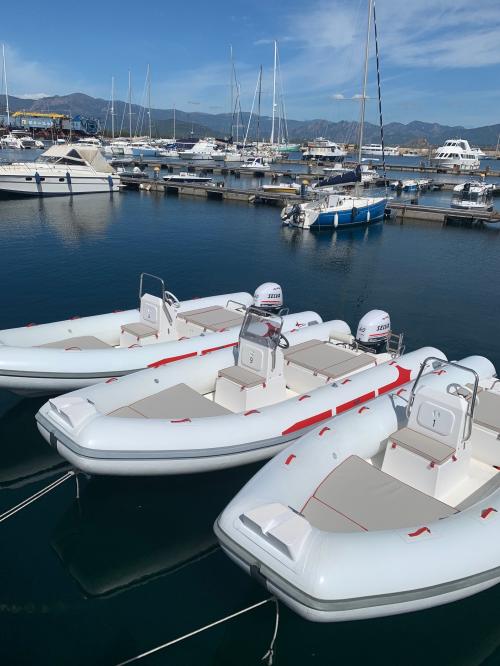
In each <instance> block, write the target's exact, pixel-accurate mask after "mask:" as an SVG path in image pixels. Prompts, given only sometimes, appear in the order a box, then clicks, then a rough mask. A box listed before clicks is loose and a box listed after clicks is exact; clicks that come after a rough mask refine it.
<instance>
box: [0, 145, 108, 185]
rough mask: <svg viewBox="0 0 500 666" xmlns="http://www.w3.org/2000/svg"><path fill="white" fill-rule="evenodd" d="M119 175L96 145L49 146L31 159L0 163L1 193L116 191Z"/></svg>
mask: <svg viewBox="0 0 500 666" xmlns="http://www.w3.org/2000/svg"><path fill="white" fill-rule="evenodd" d="M119 184H120V178H119V176H118V175H117V174H116V173H115V171H113V169H112V168H111V166H110V165H109V164H108V162H107V161H106V160H105V159H104V157H103V156H102V155H101V152H100V150H99V149H98V148H90V147H87V146H80V145H79V144H64V145H56V146H52V147H51V148H49V149H48V150H46V151H45V152H44V153H42V155H40V157H38V158H37V159H36V160H35V161H34V162H14V163H12V164H6V165H1V166H0V193H2V194H7V195H23V196H52V195H73V194H91V193H98V192H117V191H118V188H119Z"/></svg>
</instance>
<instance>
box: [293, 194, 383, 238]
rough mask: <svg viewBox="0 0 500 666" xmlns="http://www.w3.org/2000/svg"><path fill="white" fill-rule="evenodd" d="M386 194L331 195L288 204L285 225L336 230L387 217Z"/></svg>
mask: <svg viewBox="0 0 500 666" xmlns="http://www.w3.org/2000/svg"><path fill="white" fill-rule="evenodd" d="M386 205H387V198H386V197H360V196H356V195H350V194H329V195H328V196H327V197H325V198H324V199H321V200H319V201H308V202H306V203H300V204H295V205H294V206H287V207H286V208H284V209H283V211H282V213H281V218H282V220H283V222H284V223H285V224H288V225H290V226H293V227H300V228H301V229H312V230H318V231H319V230H321V229H337V228H342V229H343V228H346V227H353V226H355V225H359V224H369V223H371V222H378V221H380V220H383V219H384V215H385V208H386Z"/></svg>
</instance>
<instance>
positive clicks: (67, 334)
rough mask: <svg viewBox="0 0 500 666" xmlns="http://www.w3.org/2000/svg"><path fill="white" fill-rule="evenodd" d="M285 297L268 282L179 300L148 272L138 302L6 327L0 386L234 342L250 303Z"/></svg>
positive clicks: (76, 380) (37, 391)
mask: <svg viewBox="0 0 500 666" xmlns="http://www.w3.org/2000/svg"><path fill="white" fill-rule="evenodd" d="M146 286H148V287H150V290H148V291H146ZM151 287H152V289H151ZM277 297H278V298H277ZM280 299H282V292H281V287H280V286H279V285H276V284H275V283H264V284H263V285H260V287H258V288H257V289H256V291H255V293H254V295H253V296H252V295H250V294H249V293H246V292H237V293H230V294H220V295H218V296H207V297H204V298H198V299H192V300H187V301H179V300H178V299H177V298H176V297H175V296H174V294H172V292H170V291H168V290H167V289H165V284H164V282H163V280H162V279H161V278H159V277H156V276H154V275H150V274H148V273H142V274H141V277H140V285H139V308H138V309H132V310H125V311H122V310H117V311H113V312H110V313H108V314H101V315H95V316H91V317H81V318H80V317H72V318H71V319H67V320H63V321H56V322H51V323H48V324H40V325H36V324H29V325H27V326H24V327H21V328H11V329H4V330H1V331H0V388H5V389H8V390H10V391H12V392H14V393H19V394H21V395H43V394H47V393H49V394H50V393H53V394H57V393H62V392H64V391H70V390H73V389H75V388H80V387H82V386H88V385H89V384H95V383H96V382H100V381H102V382H106V381H107V382H113V381H116V379H117V377H121V376H123V375H125V374H128V373H130V372H136V371H137V370H142V369H144V368H148V367H160V366H162V365H167V364H170V363H173V362H174V361H176V360H178V359H182V358H190V357H195V356H197V355H198V354H201V355H205V354H208V353H209V352H211V351H214V350H216V349H220V348H230V349H231V348H232V347H233V346H234V345H235V344H237V341H238V330H239V328H240V326H241V322H242V321H243V316H244V314H245V312H246V309H247V307H249V306H250V305H252V304H254V303H257V304H259V305H264V306H268V304H269V303H271V302H278V303H281V302H282V300H280ZM304 317H305V319H304V321H306V322H307V321H309V318H308V315H307V314H306V315H304ZM316 317H317V315H315V318H316ZM295 321H296V320H294V322H295Z"/></svg>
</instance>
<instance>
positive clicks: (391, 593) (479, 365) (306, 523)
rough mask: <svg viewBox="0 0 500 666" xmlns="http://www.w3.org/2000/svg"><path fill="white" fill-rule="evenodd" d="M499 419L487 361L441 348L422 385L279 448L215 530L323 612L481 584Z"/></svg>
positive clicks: (292, 601)
mask: <svg viewBox="0 0 500 666" xmlns="http://www.w3.org/2000/svg"><path fill="white" fill-rule="evenodd" d="M401 361H402V359H400V362H401ZM370 372H374V371H370ZM367 376H368V372H366V373H363V374H361V375H358V376H357V377H355V378H353V382H354V381H356V380H362V379H363V377H367ZM499 416H500V382H499V380H498V379H496V375H495V368H494V367H493V365H492V364H491V363H490V362H489V361H488V360H487V359H485V358H484V357H480V356H472V357H468V358H465V359H463V360H462V361H460V362H459V363H454V362H447V361H446V360H445V359H444V358H443V356H442V355H439V358H438V357H436V355H435V354H433V355H432V357H430V358H427V359H425V360H424V362H423V363H422V366H421V368H420V372H419V374H418V376H417V378H416V380H415V382H414V383H412V384H405V385H404V386H400V387H397V390H396V387H395V386H394V387H391V390H390V393H388V394H387V395H384V396H382V397H378V398H376V399H375V400H373V401H371V402H370V403H368V404H367V405H364V406H362V407H360V408H357V409H353V410H351V411H350V412H349V413H347V414H345V415H342V416H340V417H336V418H335V419H334V420H333V421H329V422H325V423H323V424H322V425H321V427H318V428H316V429H315V430H313V431H312V432H310V433H309V434H307V435H306V436H304V437H302V438H301V439H300V440H298V441H297V442H296V443H294V444H292V445H291V446H290V447H288V448H287V449H286V450H285V451H282V452H281V453H280V454H279V455H277V456H276V457H275V458H274V460H272V461H271V462H269V463H268V464H267V465H266V466H265V467H264V468H263V469H261V470H260V471H259V472H258V473H257V474H256V475H255V476H254V477H253V479H251V481H249V483H247V485H246V486H245V487H244V488H243V489H242V490H241V491H240V493H239V494H238V495H237V496H236V497H235V498H234V500H233V501H232V502H231V503H230V504H229V506H228V507H227V508H226V509H225V510H224V511H223V513H222V515H221V516H220V517H219V519H218V520H217V522H216V525H215V531H216V534H217V536H218V538H219V540H220V543H221V545H222V547H223V549H224V550H225V551H226V553H227V554H228V555H229V556H230V557H231V559H232V560H234V561H235V562H236V563H237V564H238V565H239V566H241V567H242V568H243V569H244V570H245V571H246V572H247V573H249V574H251V575H252V576H253V577H254V578H255V579H256V580H258V581H260V582H261V583H262V584H263V585H264V586H265V587H267V589H268V590H269V591H270V592H271V594H273V595H276V596H277V597H278V598H279V599H280V600H282V601H283V602H284V603H285V604H286V605H288V606H289V607H290V608H292V609H293V610H294V611H296V612H297V613H298V614H300V615H301V616H303V617H305V618H307V619H309V620H313V621H317V622H336V621H343V620H356V619H366V618H373V617H381V616H386V615H394V614H399V613H406V612H409V611H415V610H420V609H424V608H430V607H433V606H437V605H440V604H445V603H449V602H451V601H455V600H457V599H462V598H464V597H467V596H470V595H473V594H476V593H477V592H480V591H481V590H484V589H486V588H488V587H491V586H493V585H495V584H496V583H498V582H500V517H499V516H500V474H499V472H498V470H499V466H500V447H499V445H498V439H499V437H500V418H499Z"/></svg>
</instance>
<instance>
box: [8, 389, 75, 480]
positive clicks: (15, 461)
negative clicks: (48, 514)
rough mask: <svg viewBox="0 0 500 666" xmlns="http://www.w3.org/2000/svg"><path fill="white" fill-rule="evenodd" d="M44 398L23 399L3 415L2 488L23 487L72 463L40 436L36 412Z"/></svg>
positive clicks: (52, 474)
mask: <svg viewBox="0 0 500 666" xmlns="http://www.w3.org/2000/svg"><path fill="white" fill-rule="evenodd" d="M42 403H43V400H36V399H34V400H21V401H20V402H18V403H17V404H15V405H14V406H13V407H11V408H10V409H8V410H7V411H6V412H5V413H4V414H3V415H2V421H3V427H2V447H1V449H0V489H7V488H8V489H14V488H22V487H23V486H27V485H29V484H31V483H35V482H38V481H43V480H44V479H46V478H49V477H53V476H54V475H55V474H56V473H58V472H64V471H65V470H69V469H70V465H69V464H68V463H67V462H66V461H65V460H63V458H61V456H60V455H59V454H58V453H57V452H56V451H55V450H54V449H53V448H52V447H50V446H47V444H46V443H45V442H43V441H42V440H41V439H40V435H39V433H38V430H37V428H36V425H35V424H34V422H33V413H34V412H36V410H37V409H39V408H40V406H41V404H42Z"/></svg>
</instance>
